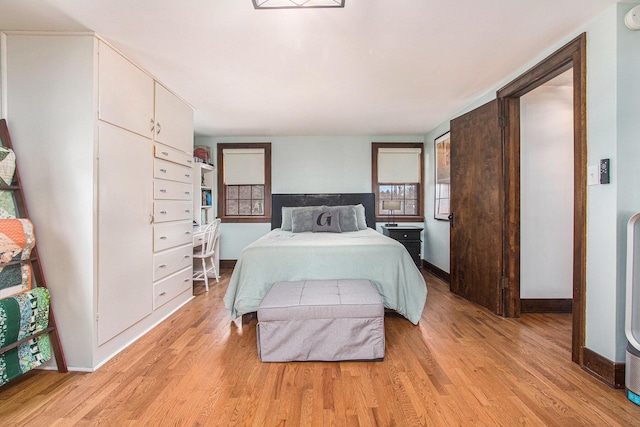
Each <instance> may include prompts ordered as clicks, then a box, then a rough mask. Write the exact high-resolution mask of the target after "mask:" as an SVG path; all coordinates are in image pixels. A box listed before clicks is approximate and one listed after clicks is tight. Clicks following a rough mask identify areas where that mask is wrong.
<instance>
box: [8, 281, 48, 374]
mask: <svg viewBox="0 0 640 427" xmlns="http://www.w3.org/2000/svg"><path fill="white" fill-rule="evenodd" d="M48 325H49V292H48V291H47V289H46V288H35V289H32V290H31V291H28V292H23V293H21V294H18V295H14V296H12V297H9V298H4V299H0V348H1V347H5V346H8V345H10V344H12V343H15V342H18V341H20V340H21V339H23V338H26V337H28V336H29V335H31V334H34V333H36V332H39V331H42V330H44V329H46V328H47V326H48ZM49 359H51V344H50V342H49V335H48V334H43V335H40V336H39V337H37V338H35V339H31V340H29V341H26V342H24V343H22V344H20V345H18V346H17V347H15V348H12V349H11V350H8V351H7V352H5V353H3V354H0V386H1V385H3V384H5V383H7V382H9V381H10V380H12V379H13V378H15V377H17V376H19V375H21V374H23V373H25V372H27V371H30V370H31V369H34V368H36V367H38V366H40V365H42V364H43V363H44V362H46V361H48V360H49Z"/></svg>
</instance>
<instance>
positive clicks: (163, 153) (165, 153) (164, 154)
mask: <svg viewBox="0 0 640 427" xmlns="http://www.w3.org/2000/svg"><path fill="white" fill-rule="evenodd" d="M158 126H159V125H158ZM162 155H163V156H168V155H169V153H167V152H166V151H163V152H162Z"/></svg>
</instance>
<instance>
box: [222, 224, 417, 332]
mask: <svg viewBox="0 0 640 427" xmlns="http://www.w3.org/2000/svg"><path fill="white" fill-rule="evenodd" d="M314 279H315V280H331V279H368V280H370V281H371V284H372V285H373V286H374V287H375V288H376V289H377V290H378V293H379V294H380V295H381V296H382V301H383V303H384V306H385V307H387V308H390V309H392V310H395V311H397V312H398V313H400V314H402V315H403V316H404V317H406V318H407V319H409V320H410V321H411V322H412V323H413V324H417V323H418V321H419V320H420V316H421V315H422V310H423V308H424V304H425V301H426V298H427V287H426V284H425V282H424V279H423V277H422V274H421V273H420V271H419V270H418V268H417V267H416V265H415V263H414V262H413V260H412V259H411V256H410V255H409V253H408V252H407V250H406V249H405V247H404V246H402V244H400V243H398V242H397V241H395V240H393V239H390V238H388V237H386V236H383V235H382V234H380V233H378V232H376V231H375V230H373V229H370V228H369V229H367V230H361V231H353V232H349V233H292V232H290V231H283V230H281V229H279V228H276V229H275V230H272V231H271V232H269V233H268V234H266V235H265V236H263V237H261V238H260V239H258V240H256V241H255V242H253V243H251V244H250V245H249V246H247V247H246V248H245V249H244V250H243V251H242V252H241V253H240V257H239V258H238V262H237V263H236V266H235V268H234V269H233V273H232V275H231V279H230V281H229V287H228V288H227V293H226V295H225V297H224V304H225V307H226V308H227V309H228V310H229V311H230V312H231V317H232V318H234V319H236V318H237V317H238V316H241V315H243V314H245V313H250V312H253V311H257V309H258V305H259V304H260V301H262V298H264V296H265V295H266V294H267V292H268V291H269V289H271V285H273V284H274V283H276V282H290V281H296V280H314Z"/></svg>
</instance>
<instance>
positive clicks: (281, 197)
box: [271, 193, 376, 230]
mask: <svg viewBox="0 0 640 427" xmlns="http://www.w3.org/2000/svg"><path fill="white" fill-rule="evenodd" d="M359 203H362V205H363V206H364V211H365V215H366V217H367V227H369V228H373V229H374V230H375V228H376V195H375V194H374V193H336V194H272V195H271V229H272V230H273V229H274V228H280V226H281V225H282V207H283V206H287V207H295V206H321V205H325V206H342V205H357V204H359Z"/></svg>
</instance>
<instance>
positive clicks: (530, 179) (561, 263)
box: [520, 70, 574, 298]
mask: <svg viewBox="0 0 640 427" xmlns="http://www.w3.org/2000/svg"><path fill="white" fill-rule="evenodd" d="M571 72H572V70H569V71H567V72H566V73H571ZM553 82H554V80H552V81H551V82H549V84H547V85H544V86H541V87H539V88H536V89H534V90H533V91H531V92H529V93H527V94H525V95H524V96H522V97H521V98H520V137H521V139H520V159H521V162H520V206H521V210H520V221H521V227H520V297H521V298H572V297H573V163H574V162H573V87H572V86H571V84H572V82H571V81H569V83H568V84H569V85H565V86H554V85H553Z"/></svg>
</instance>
